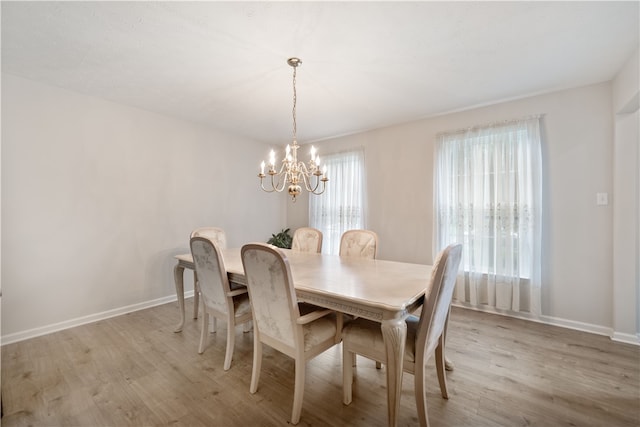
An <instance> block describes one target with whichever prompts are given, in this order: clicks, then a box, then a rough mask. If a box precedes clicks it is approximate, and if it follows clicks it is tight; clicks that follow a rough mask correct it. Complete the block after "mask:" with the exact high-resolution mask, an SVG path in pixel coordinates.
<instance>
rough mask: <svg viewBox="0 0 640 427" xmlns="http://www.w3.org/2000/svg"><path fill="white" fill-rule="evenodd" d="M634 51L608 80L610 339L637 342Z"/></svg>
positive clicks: (638, 72) (639, 241)
mask: <svg viewBox="0 0 640 427" xmlns="http://www.w3.org/2000/svg"><path fill="white" fill-rule="evenodd" d="M639 56H640V55H639V51H636V52H635V54H634V55H632V56H631V57H630V58H629V60H628V61H627V63H626V65H625V66H624V67H623V68H622V70H620V72H619V73H618V75H617V76H616V78H615V79H614V80H613V83H612V87H613V94H612V98H613V108H614V110H613V113H614V121H615V133H614V164H613V182H614V189H613V194H614V196H615V197H614V199H613V213H614V217H613V329H614V331H615V334H614V338H615V339H621V340H630V337H631V338H633V337H635V339H636V340H638V337H639V336H640V249H639V247H640V237H639V234H640V224H639V217H640V207H639V206H640V205H639V204H640V200H639V199H640V196H639V194H640V184H639V179H640V177H639V173H638V170H639V169H640V161H639V160H638V158H639V156H640V153H639V151H640V148H639V140H640V137H639V133H640V130H639V126H640V119H639V115H640V112H639V110H638V108H639V101H638V100H639V98H640V77H639V76H640V59H639Z"/></svg>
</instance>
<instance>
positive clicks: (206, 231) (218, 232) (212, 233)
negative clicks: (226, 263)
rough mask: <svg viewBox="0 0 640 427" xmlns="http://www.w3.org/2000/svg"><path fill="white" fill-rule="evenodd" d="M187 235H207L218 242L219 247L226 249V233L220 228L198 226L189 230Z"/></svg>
mask: <svg viewBox="0 0 640 427" xmlns="http://www.w3.org/2000/svg"><path fill="white" fill-rule="evenodd" d="M189 237H208V238H209V239H211V240H213V241H214V242H216V243H217V244H218V247H219V248H220V249H227V235H226V233H225V232H224V230H223V229H222V228H218V227H200V228H196V229H195V230H193V231H192V232H191V236H189Z"/></svg>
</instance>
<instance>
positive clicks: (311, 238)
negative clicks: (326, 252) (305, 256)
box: [291, 227, 322, 253]
mask: <svg viewBox="0 0 640 427" xmlns="http://www.w3.org/2000/svg"><path fill="white" fill-rule="evenodd" d="M291 249H293V250H294V251H300V252H314V253H320V252H321V251H322V231H320V230H318V229H317V228H312V227H301V228H298V229H297V230H296V232H295V233H293V242H292V243H291Z"/></svg>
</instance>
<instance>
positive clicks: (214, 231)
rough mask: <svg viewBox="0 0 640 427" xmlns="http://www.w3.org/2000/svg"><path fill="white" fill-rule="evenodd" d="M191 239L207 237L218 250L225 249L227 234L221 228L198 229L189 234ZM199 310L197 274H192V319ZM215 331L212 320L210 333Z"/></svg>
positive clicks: (214, 322) (214, 323) (196, 315)
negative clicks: (215, 244) (216, 245)
mask: <svg viewBox="0 0 640 427" xmlns="http://www.w3.org/2000/svg"><path fill="white" fill-rule="evenodd" d="M192 237H208V238H209V239H211V240H213V241H214V242H216V243H217V244H218V247H219V248H220V249H226V248H227V234H226V233H225V232H224V230H223V229H222V228H218V227H199V228H196V229H195V230H193V231H192V232H191V235H190V236H189V238H192ZM199 309H200V289H199V288H198V274H197V273H196V272H195V271H194V273H193V318H194V319H197V318H198V310H199ZM215 331H216V320H215V317H214V318H213V328H212V332H215Z"/></svg>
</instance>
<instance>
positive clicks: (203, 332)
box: [198, 308, 209, 354]
mask: <svg viewBox="0 0 640 427" xmlns="http://www.w3.org/2000/svg"><path fill="white" fill-rule="evenodd" d="M208 332H209V313H207V310H206V309H204V308H203V310H202V319H201V320H200V347H198V353H199V354H202V353H203V352H204V345H205V343H206V341H207V333H208Z"/></svg>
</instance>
